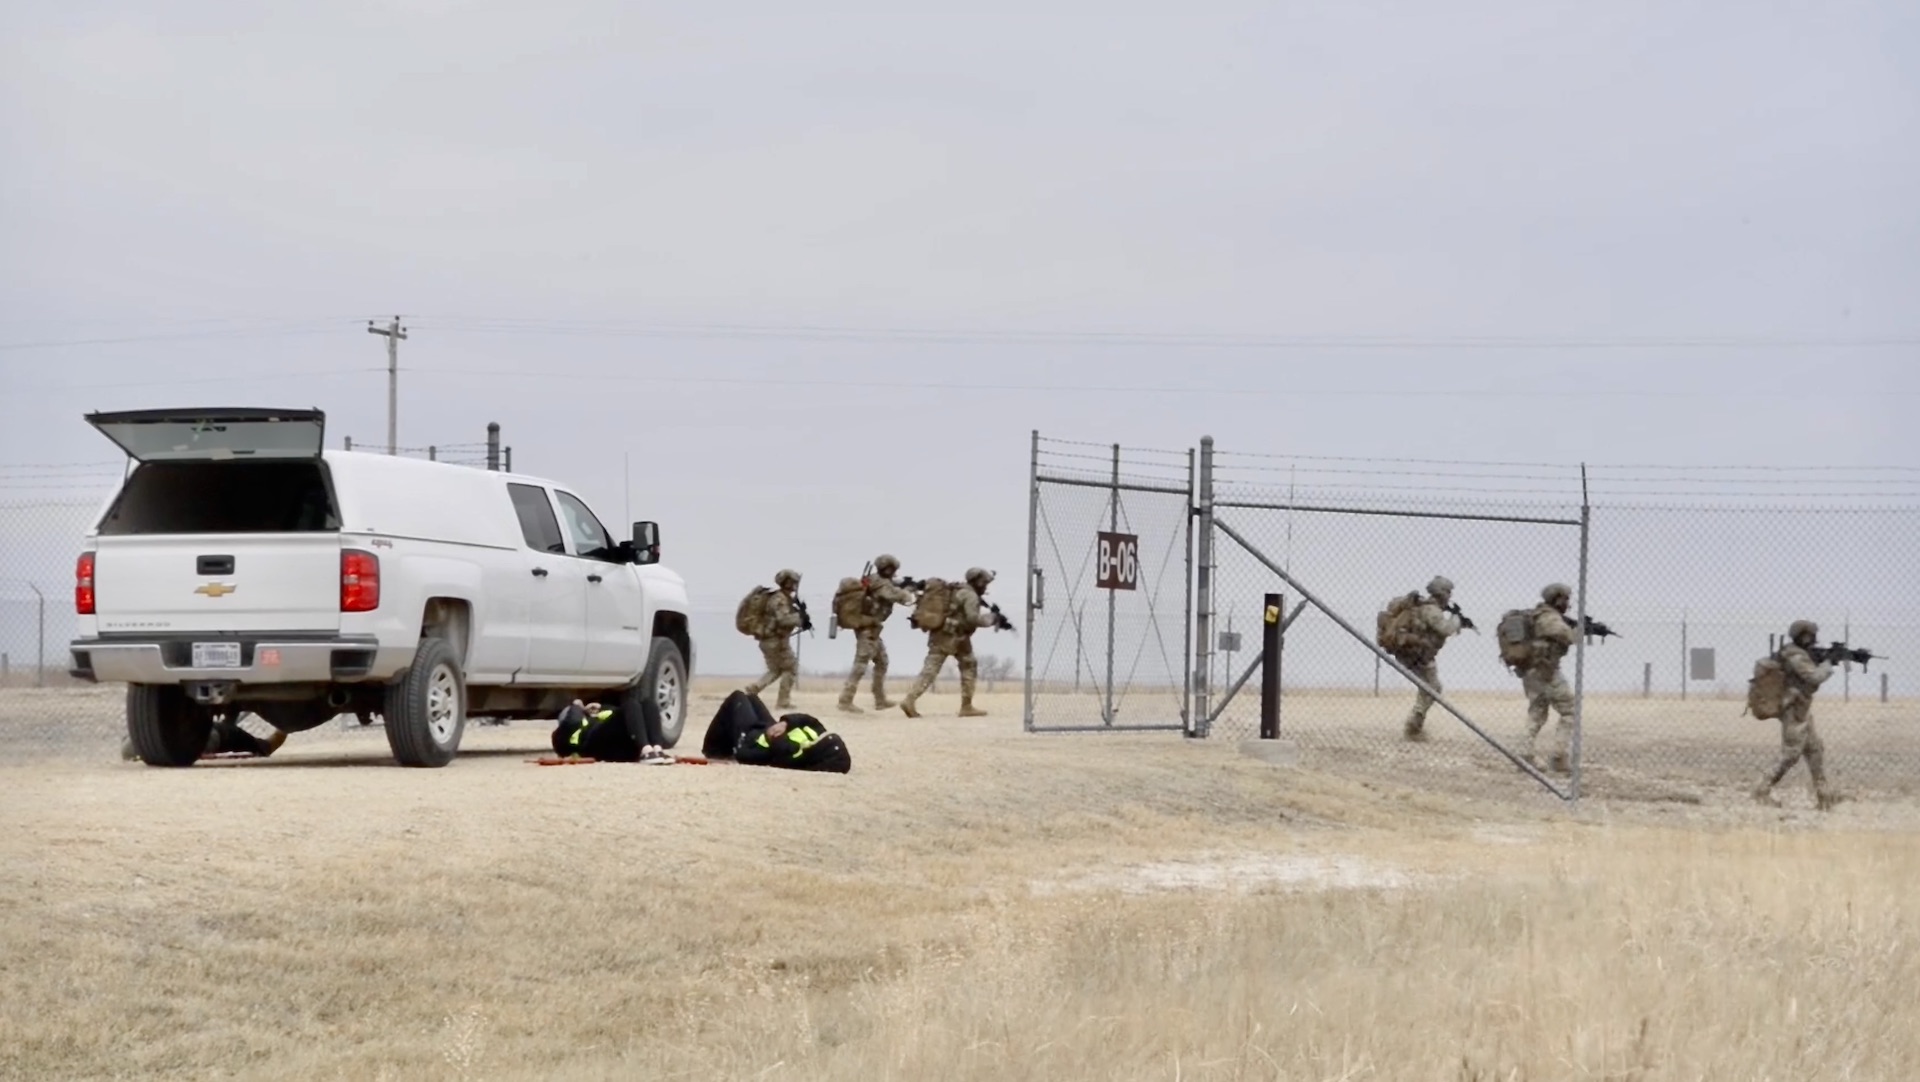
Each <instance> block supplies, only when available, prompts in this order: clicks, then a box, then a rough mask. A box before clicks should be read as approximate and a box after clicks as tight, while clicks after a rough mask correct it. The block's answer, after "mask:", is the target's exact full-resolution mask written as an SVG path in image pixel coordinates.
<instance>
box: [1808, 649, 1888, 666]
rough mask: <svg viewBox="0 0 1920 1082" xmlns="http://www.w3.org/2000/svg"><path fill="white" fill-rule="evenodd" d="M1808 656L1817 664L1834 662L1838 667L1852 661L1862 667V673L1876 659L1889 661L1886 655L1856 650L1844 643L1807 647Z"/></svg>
mask: <svg viewBox="0 0 1920 1082" xmlns="http://www.w3.org/2000/svg"><path fill="white" fill-rule="evenodd" d="M1807 656H1808V657H1810V658H1812V659H1813V660H1814V662H1815V663H1816V664H1819V663H1823V662H1832V663H1834V664H1836V665H1837V664H1839V663H1840V662H1843V661H1851V662H1853V663H1854V664H1855V665H1858V666H1860V671H1861V672H1866V671H1867V662H1869V661H1872V660H1873V659H1874V658H1879V659H1880V660H1881V661H1885V660H1887V655H1885V654H1876V653H1874V652H1873V651H1871V650H1865V649H1855V648H1853V647H1851V646H1848V645H1847V644H1846V643H1844V642H1836V643H1829V644H1827V645H1826V646H1818V645H1815V646H1809V647H1807Z"/></svg>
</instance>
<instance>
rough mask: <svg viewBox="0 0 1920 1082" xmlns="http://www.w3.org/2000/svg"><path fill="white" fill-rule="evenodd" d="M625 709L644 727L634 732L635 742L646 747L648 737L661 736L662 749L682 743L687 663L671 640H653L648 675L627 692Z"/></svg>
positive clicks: (648, 657) (684, 726)
mask: <svg viewBox="0 0 1920 1082" xmlns="http://www.w3.org/2000/svg"><path fill="white" fill-rule="evenodd" d="M622 705H623V706H625V707H627V709H628V710H629V711H631V714H630V716H632V715H638V718H637V720H638V721H640V723H641V724H640V725H639V726H638V727H636V728H635V729H634V730H633V738H634V739H635V740H637V741H639V742H640V743H642V744H646V743H649V742H650V741H649V739H648V734H650V733H659V734H660V746H661V747H664V748H670V747H673V746H674V745H675V744H677V743H679V742H680V733H681V732H682V731H683V730H684V729H685V728H686V727H687V662H686V659H685V658H683V657H681V656H680V647H679V646H677V645H675V644H674V641H673V640H672V639H667V638H659V639H655V640H653V649H652V651H651V652H649V653H648V655H647V668H646V671H644V672H642V673H641V674H640V680H639V682H638V683H636V684H634V685H633V686H632V687H630V688H628V689H627V694H626V701H625V702H624V703H623V704H622Z"/></svg>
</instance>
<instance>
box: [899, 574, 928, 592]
mask: <svg viewBox="0 0 1920 1082" xmlns="http://www.w3.org/2000/svg"><path fill="white" fill-rule="evenodd" d="M894 581H896V582H898V583H899V584H900V588H901V589H902V590H912V591H913V592H914V593H916V594H918V593H924V592H926V589H927V580H926V579H910V578H908V577H906V576H905V575H902V576H900V577H899V578H898V579H896V580H894Z"/></svg>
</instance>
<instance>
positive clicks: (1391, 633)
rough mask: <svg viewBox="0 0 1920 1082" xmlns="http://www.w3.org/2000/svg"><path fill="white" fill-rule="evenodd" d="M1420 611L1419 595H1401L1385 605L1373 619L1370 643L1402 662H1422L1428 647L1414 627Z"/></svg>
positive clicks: (1424, 638) (1423, 637)
mask: <svg viewBox="0 0 1920 1082" xmlns="http://www.w3.org/2000/svg"><path fill="white" fill-rule="evenodd" d="M1419 608H1420V595H1419V594H1401V595H1400V596H1399V597H1396V598H1394V599H1393V600H1392V601H1389V602H1387V607H1386V608H1384V609H1381V610H1380V612H1379V614H1378V615H1377V616H1375V617H1374V630H1373V641H1374V642H1376V643H1378V644H1379V645H1380V649H1382V650H1385V651H1386V652H1387V653H1389V654H1392V655H1393V656H1394V657H1397V658H1399V659H1400V660H1402V661H1405V660H1406V659H1407V658H1409V657H1413V658H1416V659H1418V658H1422V657H1423V656H1424V655H1425V654H1426V652H1427V650H1428V649H1429V644H1428V643H1427V641H1426V637H1425V636H1423V635H1421V634H1420V632H1419V630H1418V629H1416V628H1415V627H1414V626H1413V617H1414V614H1415V613H1416V612H1418V611H1419Z"/></svg>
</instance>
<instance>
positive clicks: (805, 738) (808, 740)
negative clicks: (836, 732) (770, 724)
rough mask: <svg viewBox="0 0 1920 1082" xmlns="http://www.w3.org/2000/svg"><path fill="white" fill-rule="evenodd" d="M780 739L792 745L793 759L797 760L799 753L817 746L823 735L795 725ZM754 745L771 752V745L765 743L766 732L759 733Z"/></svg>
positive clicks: (816, 730)
mask: <svg viewBox="0 0 1920 1082" xmlns="http://www.w3.org/2000/svg"><path fill="white" fill-rule="evenodd" d="M781 739H783V740H786V741H788V742H790V743H792V744H793V746H794V747H793V757H794V758H795V759H798V758H800V755H801V753H803V752H805V751H806V750H807V749H808V748H810V747H812V746H814V745H815V744H818V743H819V742H820V741H821V739H823V735H822V734H821V732H820V731H819V730H818V729H815V728H812V727H811V726H807V725H795V726H793V727H792V728H790V729H788V730H787V731H786V732H785V733H784V734H782V736H781ZM754 743H756V744H758V745H760V746H761V747H763V748H766V749H767V750H768V751H772V750H773V745H771V744H769V743H767V732H766V730H765V729H762V730H761V731H760V735H759V736H758V737H757V738H755V739H754Z"/></svg>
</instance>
